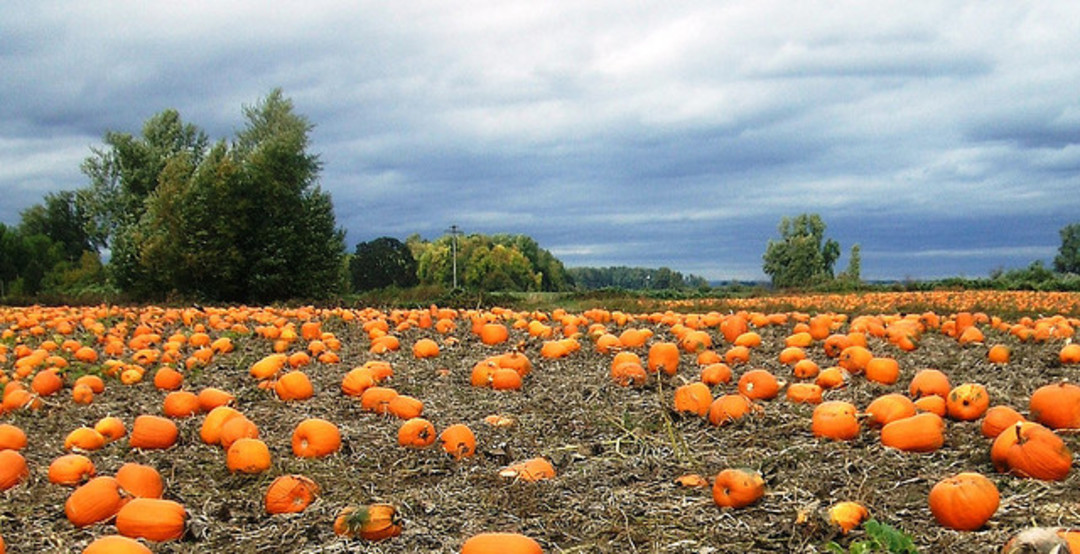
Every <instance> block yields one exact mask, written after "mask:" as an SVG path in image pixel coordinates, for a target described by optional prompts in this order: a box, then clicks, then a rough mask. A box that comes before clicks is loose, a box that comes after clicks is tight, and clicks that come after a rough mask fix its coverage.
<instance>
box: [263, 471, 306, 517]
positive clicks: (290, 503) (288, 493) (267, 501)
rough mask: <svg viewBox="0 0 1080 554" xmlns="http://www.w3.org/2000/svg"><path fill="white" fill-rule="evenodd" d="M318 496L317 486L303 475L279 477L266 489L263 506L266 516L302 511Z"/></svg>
mask: <svg viewBox="0 0 1080 554" xmlns="http://www.w3.org/2000/svg"><path fill="white" fill-rule="evenodd" d="M318 494H319V486H318V485H317V484H315V481H312V480H311V479H309V478H308V477H305V476H303V475H281V476H279V477H278V478H277V479H274V481H273V482H272V483H270V487H269V488H267V489H266V496H265V498H264V501H263V504H264V505H265V507H266V513H268V514H295V513H299V512H302V511H304V510H305V509H306V508H307V507H308V506H309V505H311V503H312V502H314V501H315V497H316V496H317V495H318Z"/></svg>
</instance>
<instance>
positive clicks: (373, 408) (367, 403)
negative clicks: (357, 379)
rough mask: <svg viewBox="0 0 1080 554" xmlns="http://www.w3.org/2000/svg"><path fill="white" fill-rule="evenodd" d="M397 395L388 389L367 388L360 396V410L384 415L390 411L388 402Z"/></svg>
mask: <svg viewBox="0 0 1080 554" xmlns="http://www.w3.org/2000/svg"><path fill="white" fill-rule="evenodd" d="M397 395H398V392H397V391H396V390H394V389H392V388H389V387H368V389H367V390H365V391H364V392H363V394H361V395H360V409H362V410H364V411H365V412H375V413H377V414H385V413H387V412H388V411H389V410H390V401H391V400H393V399H394V397H395V396H397Z"/></svg>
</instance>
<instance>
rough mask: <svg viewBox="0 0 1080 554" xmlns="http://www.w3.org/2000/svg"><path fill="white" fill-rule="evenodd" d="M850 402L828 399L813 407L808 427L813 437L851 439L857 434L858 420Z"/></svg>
mask: <svg viewBox="0 0 1080 554" xmlns="http://www.w3.org/2000/svg"><path fill="white" fill-rule="evenodd" d="M856 411H857V410H856V409H855V406H854V405H853V404H851V403H850V402H844V401H842V400H830V401H828V402H822V403H821V404H818V406H817V407H816V408H814V413H813V415H812V416H811V424H810V428H811V431H812V432H813V434H814V436H815V437H823V438H829V439H833V440H845V441H846V440H851V439H853V438H855V437H857V436H858V435H859V420H858V418H857V417H856Z"/></svg>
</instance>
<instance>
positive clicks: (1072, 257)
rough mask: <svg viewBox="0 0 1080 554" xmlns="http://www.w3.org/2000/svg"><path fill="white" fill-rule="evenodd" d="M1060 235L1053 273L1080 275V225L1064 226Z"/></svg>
mask: <svg viewBox="0 0 1080 554" xmlns="http://www.w3.org/2000/svg"><path fill="white" fill-rule="evenodd" d="M1060 234H1061V246H1060V247H1059V248H1058V254H1057V256H1055V257H1054V271H1057V272H1058V273H1077V274H1080V223H1072V224H1070V225H1066V226H1065V227H1063V228H1062V229H1061V231H1060Z"/></svg>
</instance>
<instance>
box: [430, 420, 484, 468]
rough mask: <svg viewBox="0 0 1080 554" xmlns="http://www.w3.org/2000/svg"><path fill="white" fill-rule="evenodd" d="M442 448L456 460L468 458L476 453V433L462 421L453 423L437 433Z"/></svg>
mask: <svg viewBox="0 0 1080 554" xmlns="http://www.w3.org/2000/svg"><path fill="white" fill-rule="evenodd" d="M439 442H440V444H442V449H443V450H444V451H446V453H447V454H450V455H451V456H453V457H454V459H456V460H460V459H461V458H469V457H472V456H473V455H474V454H476V435H474V434H473V432H472V429H469V427H468V426H467V425H464V424H462V423H455V424H454V425H451V426H449V427H447V428H446V429H443V432H442V433H440V434H439Z"/></svg>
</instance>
